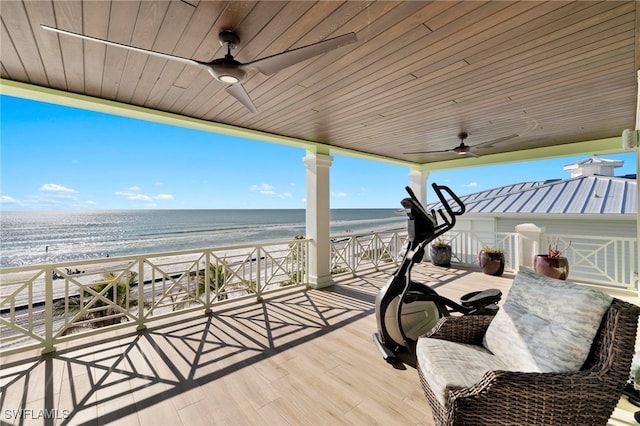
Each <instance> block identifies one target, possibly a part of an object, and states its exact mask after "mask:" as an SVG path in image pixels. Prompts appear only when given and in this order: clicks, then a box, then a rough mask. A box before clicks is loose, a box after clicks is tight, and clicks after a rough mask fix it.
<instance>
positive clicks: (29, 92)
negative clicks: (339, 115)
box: [0, 79, 420, 168]
mask: <svg viewBox="0 0 640 426" xmlns="http://www.w3.org/2000/svg"><path fill="white" fill-rule="evenodd" d="M0 94H2V95H7V96H14V97H18V98H23V99H30V100H34V101H39V102H46V103H51V104H56V105H62V106H67V107H72V108H79V109H84V110H89V111H95V112H101V113H104V114H112V115H118V116H122V117H128V118H134V119H137V120H145V121H151V122H155V123H161V124H168V125H172V126H179V127H185V128H189V129H195V130H202V131H205V132H212V133H217V134H222V135H228V136H234V137H239V138H245V139H252V140H257V141H260V142H268V143H275V144H279V145H286V146H291V147H294V148H301V149H305V150H308V151H311V152H314V153H323V154H329V153H330V154H337V155H345V156H348V157H356V158H362V159H365V160H371V161H378V162H384V163H390V164H395V165H400V166H405V167H409V168H415V167H419V166H420V165H419V164H418V163H412V162H408V161H402V160H398V159H395V158H389V157H384V156H381V155H375V154H369V153H366V152H362V151H357V150H353V149H347V148H339V147H334V146H331V145H327V144H322V143H318V142H313V141H308V140H303V139H297V138H292V137H288V136H282V135H276V134H272V133H267V132H261V131H258V130H251V129H245V128H242V127H237V126H232V125H228V124H223V123H216V122H212V121H207V120H201V119H197V118H191V117H186V116H183V115H178V114H172V113H168V112H164V111H158V110H154V109H149V108H144V107H139V106H135V105H130V104H125V103H121V102H116V101H111V100H107V99H101V98H95V97H92V96H87V95H81V94H77V93H71V92H65V91H62V90H56V89H50V88H47V87H42V86H36V85H33V84H26V83H21V82H17V81H13V80H6V79H0Z"/></svg>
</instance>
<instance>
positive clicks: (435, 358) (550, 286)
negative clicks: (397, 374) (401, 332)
mask: <svg viewBox="0 0 640 426" xmlns="http://www.w3.org/2000/svg"><path fill="white" fill-rule="evenodd" d="M639 315H640V308H639V307H637V306H635V305H632V304H629V303H627V302H624V301H622V300H619V299H615V298H612V297H610V296H608V295H606V294H604V293H602V292H600V291H598V290H596V289H593V288H588V287H584V286H579V285H577V284H575V283H571V282H566V281H559V280H554V279H551V278H547V277H542V276H540V275H536V274H534V273H531V272H519V273H518V275H517V276H516V278H515V280H514V282H513V285H512V287H511V289H510V291H509V294H508V296H507V299H506V300H505V303H504V306H503V307H502V308H501V310H500V311H499V312H498V314H497V315H496V316H495V317H485V316H457V317H446V318H443V319H442V320H440V322H439V323H438V325H437V326H436V327H435V328H434V329H433V330H432V331H431V332H430V333H429V334H427V335H426V336H423V337H421V338H419V339H418V342H417V345H416V356H417V364H418V365H417V367H418V372H419V375H420V380H421V382H422V386H423V388H424V391H425V394H426V396H427V399H428V401H429V405H430V406H431V409H432V412H433V416H434V420H435V422H436V424H438V425H474V426H477V425H499V424H504V425H545V426H547V425H598V424H602V425H605V424H606V423H607V421H608V419H609V418H610V416H611V414H612V412H613V410H614V409H615V407H616V404H617V402H618V400H619V397H620V395H621V394H622V391H623V389H624V386H625V383H626V381H627V379H628V377H629V369H630V365H631V360H632V357H633V354H634V348H635V342H636V329H637V324H638V316H639Z"/></svg>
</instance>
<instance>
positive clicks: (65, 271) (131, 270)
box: [0, 230, 638, 354]
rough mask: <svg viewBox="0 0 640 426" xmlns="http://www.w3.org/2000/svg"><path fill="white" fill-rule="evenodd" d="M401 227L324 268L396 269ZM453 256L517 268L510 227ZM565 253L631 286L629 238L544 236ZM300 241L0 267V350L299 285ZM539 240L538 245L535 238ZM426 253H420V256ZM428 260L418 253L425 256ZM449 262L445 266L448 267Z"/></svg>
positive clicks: (351, 242)
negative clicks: (491, 253) (501, 259)
mask: <svg viewBox="0 0 640 426" xmlns="http://www.w3.org/2000/svg"><path fill="white" fill-rule="evenodd" d="M406 238H407V233H406V231H404V230H403V231H383V232H377V233H366V234H346V235H341V236H336V237H335V238H333V239H332V241H331V268H332V273H333V274H342V273H351V274H355V273H356V272H360V271H364V270H367V269H372V268H375V269H378V268H382V267H389V266H396V265H398V263H399V262H400V260H401V259H402V256H403V254H404V251H403V246H404V243H405V241H406ZM444 238H445V239H446V240H448V241H450V242H451V245H452V252H453V257H454V262H458V263H461V264H466V265H477V255H478V252H479V251H480V250H481V249H482V247H484V246H491V247H499V248H502V249H503V250H504V252H505V260H506V261H505V264H506V267H505V269H506V270H507V271H515V270H516V269H517V268H518V267H519V266H518V265H520V264H521V263H520V260H521V259H520V253H519V252H518V250H519V247H520V245H519V241H518V238H519V235H518V234H517V233H494V234H491V233H472V232H466V231H452V232H449V233H448V234H446V235H445V236H444ZM544 238H545V239H551V240H553V241H555V240H556V238H557V239H558V241H559V244H560V246H561V247H564V246H566V245H568V244H569V242H571V247H570V248H569V249H568V250H567V251H566V252H565V253H564V254H565V256H567V258H568V259H569V263H570V273H569V278H570V279H573V280H576V281H580V282H585V283H593V284H600V285H606V286H609V287H613V288H616V289H621V290H631V291H637V271H638V242H637V241H636V240H635V239H632V238H600V237H583V236H576V235H557V236H551V235H545V236H544ZM308 245H309V240H306V239H296V240H293V241H285V242H275V243H268V244H262V245H244V246H229V247H219V248H213V249H206V250H191V251H180V252H171V253H160V254H149V255H142V256H126V257H117V258H107V259H101V260H87V261H81V262H80V261H79V262H71V263H57V264H47V265H37V266H31V267H19V268H4V269H0V353H2V354H8V353H13V352H19V351H23V350H28V349H34V348H41V349H43V352H47V351H51V350H54V347H55V345H56V344H58V343H61V342H65V341H68V340H72V339H76V338H78V337H79V336H86V335H87V334H96V333H101V332H103V331H104V330H105V329H108V330H112V329H114V328H118V327H131V326H132V325H135V326H137V328H138V329H144V328H145V327H146V326H147V324H148V323H149V322H151V321H154V320H157V319H160V318H165V317H169V316H173V315H177V314H181V313H185V312H191V311H202V312H205V313H209V312H211V309H212V307H213V306H215V305H216V304H221V303H226V302H228V301H230V300H236V299H239V298H251V297H254V298H256V299H257V300H260V299H261V297H262V295H263V294H265V293H267V292H271V291H275V290H277V289H279V288H281V287H284V286H296V285H306V284H307V277H306V274H305V271H306V257H307V253H308ZM542 246H543V247H544V245H542ZM427 259H428V256H427ZM425 261H428V260H425ZM454 267H455V266H454Z"/></svg>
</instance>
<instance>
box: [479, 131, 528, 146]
mask: <svg viewBox="0 0 640 426" xmlns="http://www.w3.org/2000/svg"><path fill="white" fill-rule="evenodd" d="M517 137H518V135H517V134H515V133H513V134H511V135H508V136H503V137H501V138H498V139H493V140H490V141H488V142H482V143H479V144H476V145H472V148H477V147H480V146H492V145H495V144H497V143H500V142H504V141H508V140H509V139H513V138H517Z"/></svg>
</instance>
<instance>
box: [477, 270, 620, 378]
mask: <svg viewBox="0 0 640 426" xmlns="http://www.w3.org/2000/svg"><path fill="white" fill-rule="evenodd" d="M612 300H613V298H612V297H611V296H609V295H607V294H605V293H603V292H601V291H599V290H597V289H594V288H589V287H586V286H580V285H578V284H575V283H573V282H570V281H562V280H556V279H553V278H549V277H545V276H543V275H538V274H535V273H533V272H528V271H521V272H518V275H517V276H516V278H515V279H514V281H513V285H512V286H511V289H510V290H509V295H508V296H507V299H506V300H505V303H504V306H503V307H502V308H500V310H499V311H498V314H497V315H496V317H495V318H494V319H493V321H492V322H491V325H490V326H489V328H488V329H487V333H486V334H485V337H484V342H483V344H484V347H485V348H487V349H488V350H489V351H491V352H492V353H493V354H495V355H496V356H498V357H500V358H501V360H502V361H503V362H504V363H505V364H506V365H507V366H508V368H509V370H510V371H522V372H569V371H579V370H580V368H582V365H583V364H584V362H585V360H586V359H587V357H588V356H589V351H590V350H591V344H592V342H593V339H594V337H595V335H596V333H597V331H598V328H599V326H600V323H601V321H602V317H603V315H604V313H605V312H606V311H607V309H609V306H610V305H611V301H612Z"/></svg>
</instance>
